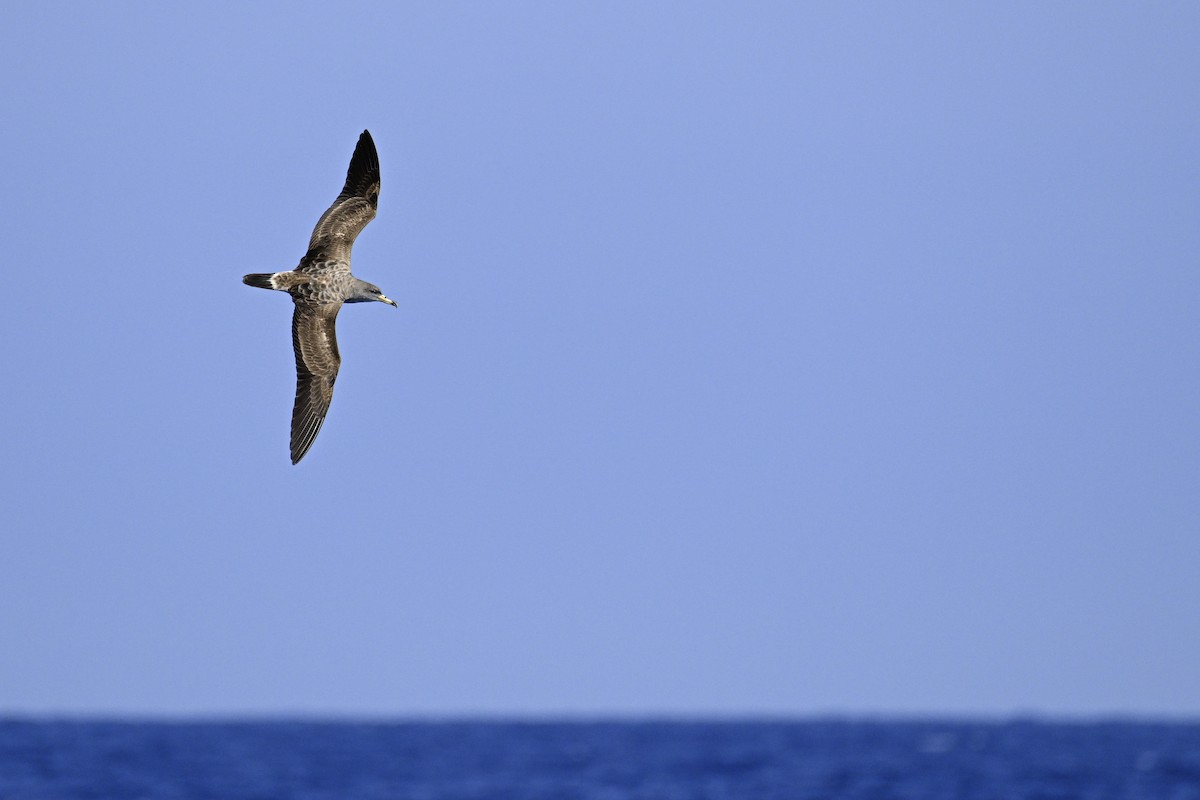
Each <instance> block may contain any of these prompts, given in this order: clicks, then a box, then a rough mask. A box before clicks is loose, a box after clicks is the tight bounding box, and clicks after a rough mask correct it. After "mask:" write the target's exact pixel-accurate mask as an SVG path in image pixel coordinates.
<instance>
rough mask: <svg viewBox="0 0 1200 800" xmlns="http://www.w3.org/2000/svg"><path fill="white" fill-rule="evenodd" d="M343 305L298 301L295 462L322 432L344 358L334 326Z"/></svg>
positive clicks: (294, 321)
mask: <svg viewBox="0 0 1200 800" xmlns="http://www.w3.org/2000/svg"><path fill="white" fill-rule="evenodd" d="M341 307H342V304H341V303H325V304H317V303H312V302H307V301H303V300H297V301H296V310H295V311H294V312H292V347H293V348H294V349H295V351H296V404H295V405H294V406H293V407H292V463H293V464H295V463H297V462H299V461H300V459H302V458H304V454H305V453H307V452H308V448H310V447H312V443H313V440H315V439H316V438H317V433H318V432H319V431H320V430H321V423H323V422H324V421H325V414H327V413H328V412H329V403H330V401H331V400H333V383H334V381H336V380H337V374H338V367H340V366H341V364H342V357H341V356H340V355H339V354H338V346H337V337H336V335H335V333H334V323H335V322H336V321H337V313H338V310H339V309H341Z"/></svg>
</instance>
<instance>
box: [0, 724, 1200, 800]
mask: <svg viewBox="0 0 1200 800" xmlns="http://www.w3.org/2000/svg"><path fill="white" fill-rule="evenodd" d="M72 798H89V799H90V800H108V799H109V798H112V800H118V799H119V800H151V799H153V800H175V799H176V798H178V799H179V800H184V799H185V798H186V800H203V799H205V798H213V800H217V799H218V798H219V800H334V799H335V798H336V800H385V799H387V800H391V799H393V798H394V799H395V800H401V799H403V800H468V798H470V799H472V800H473V799H475V798H478V799H479V800H483V799H484V798H486V799H487V800H507V799H509V798H512V799H513V800H517V799H518V798H519V799H520V800H540V799H542V798H544V799H545V800H627V799H629V798H637V799H641V798H645V800H651V799H652V798H653V799H654V800H691V799H692V798H695V799H696V800H701V799H703V800H807V799H808V798H813V800H816V799H817V798H820V799H821V800H835V799H836V798H847V799H850V798H854V799H855V800H858V799H859V798H861V799H862V800H867V799H868V798H869V799H870V800H889V799H893V798H894V799H895V800H901V799H903V800H918V799H919V800H942V799H943V798H944V799H945V800H950V799H951V798H954V799H955V800H1021V799H1022V798H1030V799H1031V800H1032V799H1033V798H1037V799H1038V800H1075V799H1076V798H1078V799H1079V800H1107V799H1108V798H1113V799H1114V800H1115V799H1117V798H1120V799H1121V800H1135V799H1137V800H1141V799H1143V798H1144V799H1145V800H1189V799H1190V798H1197V800H1200V724H1166V723H1163V724H1152V723H1140V722H1139V723H1134V722H1092V723H1074V724H1066V723H1049V722H1037V721H1014V722H1004V723H997V722H969V721H942V722H939V721H925V722H917V721H912V722H895V721H891V722H885V721H833V720H830V721H814V720H801V721H757V722H751V721H747V722H732V721H724V722H702V721H636V722H632V721H597V722H466V721H452V722H395V723H389V722H344V721H341V722H318V721H311V722H310V721H304V722H298V721H288V722H283V721H280V722H261V721H253V722H251V721H247V722H209V721H206V722H144V721H137V722H135V721H127V722H120V721H78V720H74V721H70V720H61V721H60V720H21V719H13V720H8V721H0V800H71V799H72Z"/></svg>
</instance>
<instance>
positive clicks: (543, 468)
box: [0, 2, 1200, 715]
mask: <svg viewBox="0 0 1200 800" xmlns="http://www.w3.org/2000/svg"><path fill="white" fill-rule="evenodd" d="M35 6H36V7H35ZM1197 41H1200V6H1197V5H1196V4H1194V3H1184V2H1179V3H1126V4H1113V3H1103V2H1085V3H1066V2H1063V3H1043V2H1030V3H928V2H922V3H915V2H914V3H792V2H781V3H741V2H730V3H716V4H714V3H644V2H629V3H621V2H604V3H599V2H597V3H557V2H544V3H483V2H479V3H442V2H429V3H413V4H402V5H401V4H397V5H394V6H393V5H391V4H389V5H384V4H371V3H358V4H348V5H345V6H339V7H337V8H336V9H335V8H334V7H332V6H330V5H329V4H327V3H309V4H291V3H288V4H278V5H270V4H258V5H252V6H249V7H243V6H242V5H241V4H236V5H235V4H229V5H224V6H205V7H204V8H201V7H200V6H197V5H193V6H191V7H189V8H176V7H174V6H173V5H170V4H157V3H146V4H130V3H125V4H112V5H107V4H100V5H94V6H85V5H78V4H59V5H37V4H19V5H16V6H13V7H11V8H9V9H8V10H7V13H6V21H5V25H4V28H3V30H0V67H2V68H0V85H2V87H3V91H2V95H0V96H2V97H3V100H4V115H3V119H4V124H3V125H2V126H0V153H2V155H0V168H2V174H3V176H4V185H5V187H6V191H4V192H3V193H2V195H0V203H2V204H3V209H2V210H3V220H4V221H3V234H4V236H5V243H4V246H3V250H2V252H3V257H4V260H5V262H6V264H7V266H6V269H5V273H4V274H5V275H6V280H5V281H4V282H3V287H4V289H5V295H4V296H5V297H6V298H7V302H6V303H5V313H4V315H3V316H2V317H0V328H2V330H0V334H2V335H3V341H4V342H5V343H6V344H7V346H6V348H5V356H4V358H5V365H6V371H5V374H6V377H5V379H4V381H3V387H4V392H3V400H2V401H0V407H2V408H3V410H4V417H5V420H6V425H5V429H6V432H5V435H4V445H3V447H2V448H0V485H2V486H3V502H2V504H0V528H2V531H0V548H2V549H0V712H11V713H129V714H191V713H201V714H231V713H253V714H295V713H300V714H326V713H328V714H341V715H345V714H350V715H353V714H372V715H379V714H383V715H441V714H488V715H491V714H654V713H669V714H739V713H746V714H818V713H845V714H897V713H930V714H967V713H986V714H1001V715H1006V714H1015V713H1035V714H1071V715H1073V714H1084V715H1097V714H1109V713H1126V714H1139V715H1195V714H1200V679H1198V671H1197V668H1198V665H1200V336H1198V333H1200V269H1198V262H1197V254H1198V253H1200V225H1198V220H1200V149H1198V147H1197V143H1198V142H1200V81H1198V80H1197V75H1200V48H1198V47H1197V44H1196V43H1197ZM363 128H369V129H370V130H371V132H372V134H373V135H374V138H375V141H376V143H377V144H378V148H379V154H380V160H381V164H382V181H383V189H382V193H381V198H380V206H379V215H378V217H377V218H376V219H375V221H374V222H372V223H371V225H370V226H369V227H368V228H367V229H366V231H365V232H364V233H363V235H362V236H361V237H360V238H359V240H358V243H357V245H356V246H355V249H354V265H355V270H354V271H355V273H356V274H357V275H358V276H360V277H362V278H364V279H366V280H369V281H371V282H373V283H376V284H378V285H379V286H381V287H382V288H383V290H384V291H385V292H386V293H387V294H388V295H389V296H391V297H393V298H395V299H397V300H398V302H399V304H400V310H399V311H396V310H394V309H392V308H389V307H387V306H385V305H382V304H370V305H358V306H349V307H347V308H345V309H343V311H342V314H341V316H340V318H339V322H338V333H339V340H340V344H341V351H342V356H343V365H342V372H341V375H340V377H339V380H338V385H337V396H336V397H335V398H334V401H333V407H332V410H331V413H330V416H329V419H328V421H327V422H326V424H325V427H324V429H323V431H322V433H321V435H320V437H319V438H318V439H317V442H316V444H315V446H314V447H313V449H312V451H311V452H310V453H309V454H308V456H307V458H306V459H305V460H304V461H303V462H302V463H301V464H300V465H299V466H298V467H293V466H291V464H290V463H289V460H288V452H287V444H288V422H289V416H290V411H291V403H292V397H293V392H294V366H293V362H292V352H291V342H290V333H289V319H290V314H291V304H290V302H289V301H288V298H287V297H284V296H283V295H279V294H270V293H267V292H263V291H261V290H255V289H251V288H249V287H246V286H243V285H242V283H241V276H242V274H243V273H246V272H257V271H269V270H284V269H289V268H291V267H293V266H295V264H296V263H297V261H298V260H299V258H300V256H302V255H303V254H304V250H305V247H306V244H307V240H308V236H309V233H310V231H311V229H312V226H313V224H314V223H315V222H316V219H317V217H318V216H319V215H320V213H321V212H322V211H323V210H324V209H325V208H326V206H327V205H328V204H329V203H330V201H331V200H332V199H333V197H334V196H335V195H336V194H337V192H338V190H339V189H340V187H341V184H342V181H343V179H344V177H345V170H346V166H347V164H348V162H349V158H350V154H351V152H352V151H353V148H354V144H355V141H356V140H357V138H358V135H359V133H360V131H362V129H363Z"/></svg>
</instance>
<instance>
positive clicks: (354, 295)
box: [242, 131, 396, 464]
mask: <svg viewBox="0 0 1200 800" xmlns="http://www.w3.org/2000/svg"><path fill="white" fill-rule="evenodd" d="M378 206H379V154H378V153H376V152H375V142H374V141H372V140H371V134H370V133H369V132H368V131H363V132H362V136H359V137H358V146H356V147H355V148H354V155H353V156H352V157H351V159H350V169H349V170H347V171H346V185H345V186H344V187H342V193H341V194H339V195H338V196H337V199H336V200H334V201H333V205H331V206H330V207H329V209H328V210H327V211H326V212H325V213H324V214H322V215H321V218H320V219H319V220H317V227H316V228H314V229H313V233H312V239H310V240H309V242H308V252H307V253H305V255H304V258H302V259H300V265H299V266H297V267H296V268H295V269H294V270H291V271H289V272H275V273H258V274H254V275H247V276H245V277H244V278H242V282H243V283H246V284H247V285H249V286H257V287H259V288H260V289H275V290H278V291H281V292H287V293H288V294H290V295H291V296H292V301H293V302H294V303H295V304H296V309H295V311H293V312H292V347H293V349H295V351H296V404H295V406H293V408H292V463H293V464H295V463H297V462H299V461H300V459H302V458H304V454H305V453H307V452H308V448H310V447H312V443H313V440H314V439H316V438H317V432H318V431H320V430H321V423H323V422H324V421H325V414H326V413H327V412H328V411H329V401H330V400H332V399H333V383H334V381H335V380H337V373H338V367H339V366H340V365H341V363H342V357H341V356H340V355H338V346H337V339H336V337H335V336H334V322H335V321H336V320H337V314H338V311H339V310H341V308H342V303H365V302H367V301H369V300H378V301H379V302H381V303H387V304H388V305H390V306H393V307H394V306H395V305H396V304H395V303H394V302H393V301H391V300H389V299H388V298H386V297H384V296H383V292H381V291H380V290H379V287H378V286H376V285H375V284H373V283H367V282H366V281H363V280H359V279H358V278H356V277H354V276H353V275H351V274H350V248H351V247H353V246H354V240H355V238H357V237H358V234H359V233H360V232H362V229H363V228H365V227H366V226H367V223H368V222H370V221H371V220H372V219H374V218H375V210H376V209H377V208H378Z"/></svg>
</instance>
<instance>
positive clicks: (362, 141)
mask: <svg viewBox="0 0 1200 800" xmlns="http://www.w3.org/2000/svg"><path fill="white" fill-rule="evenodd" d="M378 183H379V153H378V152H377V151H376V150H375V140H374V139H372V138H371V132H370V131H368V130H365V129H364V130H363V132H362V134H361V135H360V136H359V137H358V144H357V145H355V146H354V155H353V156H351V157H350V168H349V169H348V170H346V185H345V186H344V187H342V194H343V195H346V196H353V195H359V196H362V197H366V196H367V192H368V191H370V190H371V187H372V186H373V185H377V184H378ZM376 191H378V189H376Z"/></svg>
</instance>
